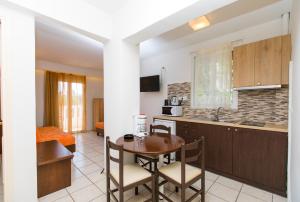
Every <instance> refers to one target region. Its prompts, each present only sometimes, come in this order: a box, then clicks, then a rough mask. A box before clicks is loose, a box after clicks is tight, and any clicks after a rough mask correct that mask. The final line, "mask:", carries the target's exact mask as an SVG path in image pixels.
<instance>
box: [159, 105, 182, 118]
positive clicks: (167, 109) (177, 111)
mask: <svg viewBox="0 0 300 202" xmlns="http://www.w3.org/2000/svg"><path fill="white" fill-rule="evenodd" d="M162 114H163V115H168V116H182V106H163V107H162Z"/></svg>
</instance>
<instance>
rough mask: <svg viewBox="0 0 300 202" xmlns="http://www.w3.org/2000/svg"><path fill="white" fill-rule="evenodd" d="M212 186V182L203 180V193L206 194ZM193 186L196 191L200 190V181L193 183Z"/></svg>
mask: <svg viewBox="0 0 300 202" xmlns="http://www.w3.org/2000/svg"><path fill="white" fill-rule="evenodd" d="M213 184H214V182H213V181H210V180H207V179H206V180H205V192H207V191H208V190H209V189H210V187H211V186H212V185H213ZM193 186H194V187H195V188H197V189H201V180H198V181H197V182H195V183H194V184H193Z"/></svg>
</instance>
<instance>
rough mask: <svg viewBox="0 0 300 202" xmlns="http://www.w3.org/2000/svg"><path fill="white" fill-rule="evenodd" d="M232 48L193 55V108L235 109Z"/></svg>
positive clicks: (214, 49) (205, 51) (222, 48)
mask: <svg viewBox="0 0 300 202" xmlns="http://www.w3.org/2000/svg"><path fill="white" fill-rule="evenodd" d="M233 97H236V96H233V91H232V47H231V46H230V45H222V46H219V47H216V48H211V49H203V50H201V51H198V52H197V53H195V54H193V82H192V106H193V107H195V108H217V107H223V108H234V106H233V103H234V102H233Z"/></svg>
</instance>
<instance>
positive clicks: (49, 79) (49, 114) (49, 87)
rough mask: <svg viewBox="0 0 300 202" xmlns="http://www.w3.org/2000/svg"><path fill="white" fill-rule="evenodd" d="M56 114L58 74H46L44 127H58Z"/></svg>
mask: <svg viewBox="0 0 300 202" xmlns="http://www.w3.org/2000/svg"><path fill="white" fill-rule="evenodd" d="M58 114H59V112H58V74H57V73H55V72H48V71H47V72H46V78H45V104H44V126H56V127H58V126H59V115H58Z"/></svg>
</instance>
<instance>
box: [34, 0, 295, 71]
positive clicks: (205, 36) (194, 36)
mask: <svg viewBox="0 0 300 202" xmlns="http://www.w3.org/2000/svg"><path fill="white" fill-rule="evenodd" d="M84 1H88V2H89V3H90V4H93V5H94V6H97V7H99V8H101V9H102V10H104V11H105V12H115V11H117V10H118V9H120V8H121V7H122V6H124V5H125V4H126V3H127V2H128V1H129V0H109V1H107V0H84ZM289 1H290V0H251V1H250V0H239V1H237V2H236V3H234V4H232V5H230V6H227V7H224V8H221V9H219V10H216V11H214V12H212V13H209V14H207V15H206V16H207V18H208V19H209V20H210V22H211V26H209V27H208V28H205V29H202V30H199V31H197V32H194V31H192V29H191V28H190V27H188V26H187V24H184V25H182V26H180V27H178V28H176V29H174V30H171V31H169V32H166V33H164V34H162V35H160V36H157V37H155V38H152V39H149V40H147V41H145V42H143V43H142V44H141V46H140V54H141V58H142V59H143V58H146V57H149V56H152V55H155V54H160V53H162V52H164V51H168V50H172V49H173V50H174V49H178V48H181V47H184V46H188V45H191V44H195V43H199V42H201V41H206V40H209V39H213V38H216V37H219V36H222V35H225V34H228V33H231V32H235V31H238V30H242V29H245V28H248V27H251V26H255V25H258V24H262V23H264V22H267V21H271V20H274V19H278V18H280V15H281V14H282V13H284V12H286V11H288V9H289ZM36 57H37V59H38V60H47V61H51V62H56V63H60V64H64V65H69V66H75V67H84V68H93V69H103V45H102V44H101V43H100V42H98V41H95V40H93V39H91V38H88V37H86V36H84V35H82V34H79V33H77V32H74V31H71V30H69V29H66V28H63V27H59V26H56V25H55V26H53V25H52V24H51V25H50V24H46V23H42V22H39V21H38V22H36Z"/></svg>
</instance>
